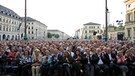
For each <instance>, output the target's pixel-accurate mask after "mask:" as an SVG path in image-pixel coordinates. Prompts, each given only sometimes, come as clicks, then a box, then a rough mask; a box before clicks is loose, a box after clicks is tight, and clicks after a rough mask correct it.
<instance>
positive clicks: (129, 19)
mask: <svg viewBox="0 0 135 76" xmlns="http://www.w3.org/2000/svg"><path fill="white" fill-rule="evenodd" d="M128 21H129V22H130V21H132V15H131V14H128Z"/></svg>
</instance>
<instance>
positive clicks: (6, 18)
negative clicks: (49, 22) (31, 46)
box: [0, 5, 47, 40]
mask: <svg viewBox="0 0 135 76" xmlns="http://www.w3.org/2000/svg"><path fill="white" fill-rule="evenodd" d="M27 34H28V39H42V38H46V37H47V26H46V25H45V24H43V23H41V22H39V21H37V20H35V19H32V18H30V17H27ZM23 37H24V18H23V17H20V16H19V15H18V14H16V13H15V12H14V11H13V10H11V9H8V8H6V7H4V6H2V5H0V40H21V39H23Z"/></svg>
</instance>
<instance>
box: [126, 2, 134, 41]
mask: <svg viewBox="0 0 135 76" xmlns="http://www.w3.org/2000/svg"><path fill="white" fill-rule="evenodd" d="M125 4H126V22H125V37H126V38H127V39H128V40H131V41H134V40H135V0H125Z"/></svg>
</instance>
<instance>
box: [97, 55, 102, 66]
mask: <svg viewBox="0 0 135 76" xmlns="http://www.w3.org/2000/svg"><path fill="white" fill-rule="evenodd" d="M98 57H99V61H98V64H103V61H102V59H101V57H100V55H98Z"/></svg>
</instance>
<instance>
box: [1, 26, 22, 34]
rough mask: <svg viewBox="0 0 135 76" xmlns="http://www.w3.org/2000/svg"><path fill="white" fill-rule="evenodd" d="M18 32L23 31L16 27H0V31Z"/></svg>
mask: <svg viewBox="0 0 135 76" xmlns="http://www.w3.org/2000/svg"><path fill="white" fill-rule="evenodd" d="M18 30H21V31H23V28H20V29H18V27H17V26H2V25H0V31H8V32H18Z"/></svg>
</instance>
